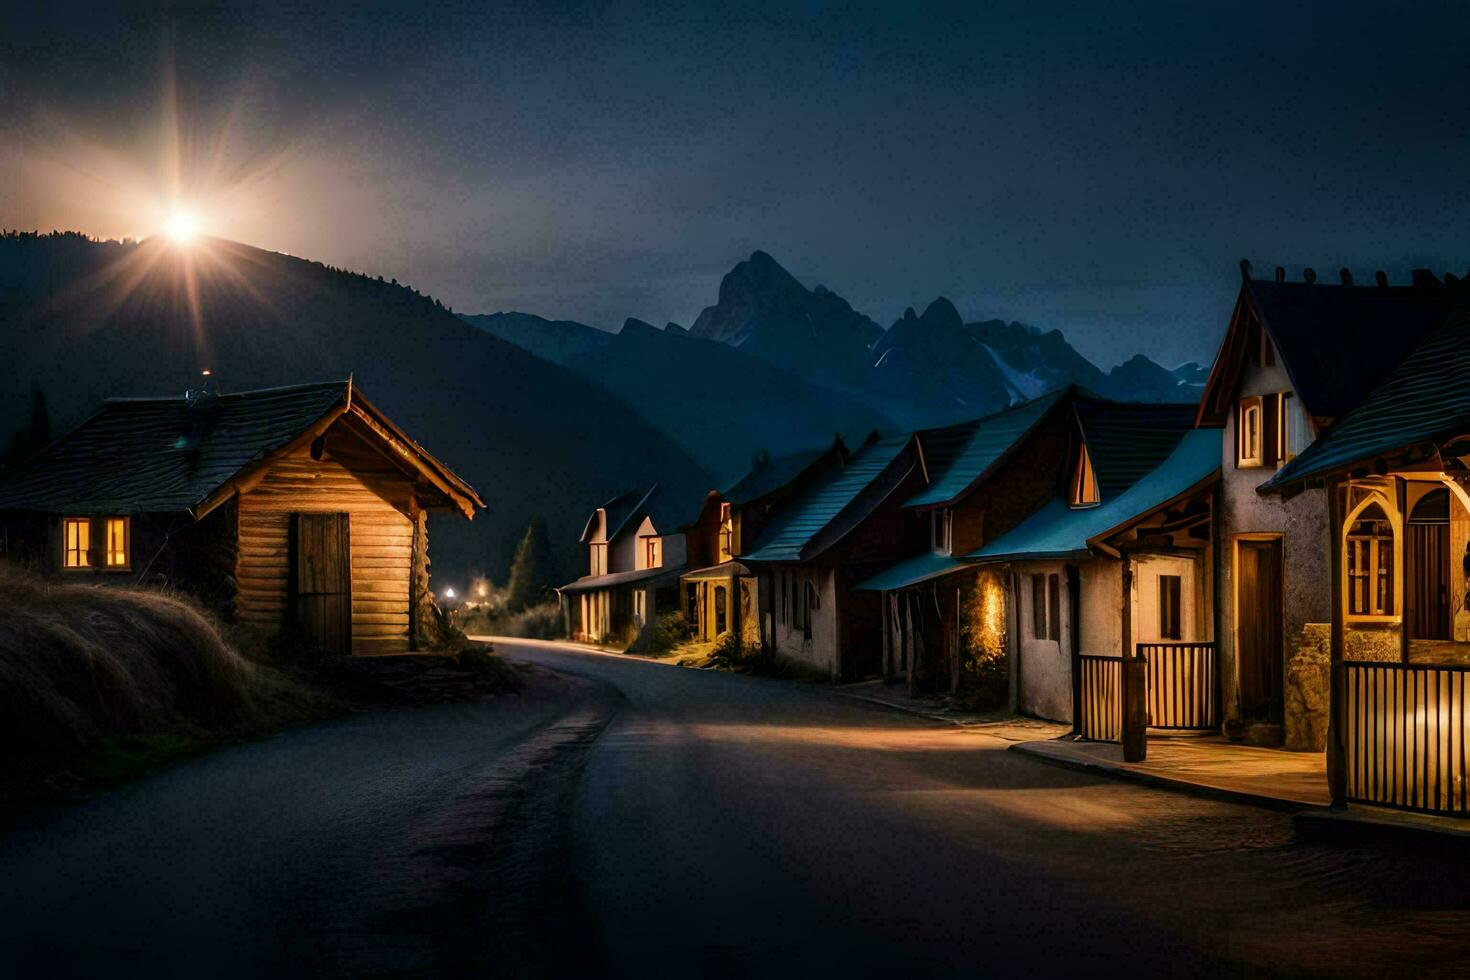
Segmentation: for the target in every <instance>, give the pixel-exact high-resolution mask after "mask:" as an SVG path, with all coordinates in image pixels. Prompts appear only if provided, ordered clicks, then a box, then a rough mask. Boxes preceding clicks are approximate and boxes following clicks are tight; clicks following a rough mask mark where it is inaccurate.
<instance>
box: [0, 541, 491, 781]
mask: <svg viewBox="0 0 1470 980" xmlns="http://www.w3.org/2000/svg"><path fill="white" fill-rule="evenodd" d="M242 651H243V652H242ZM374 660H377V658H374ZM395 660H396V661H411V666H410V667H409V669H408V670H407V671H405V670H404V669H403V666H402V664H400V665H398V666H396V667H394V666H392V665H390V664H388V663H387V661H395ZM382 661H383V664H382V666H383V668H386V669H374V668H375V667H376V664H359V663H350V664H349V663H345V662H343V661H342V659H341V658H338V659H337V660H336V661H335V662H334V661H331V660H327V659H324V658H320V657H312V656H309V655H307V654H305V653H303V652H302V650H301V649H300V648H295V649H293V648H291V646H290V645H289V644H282V643H276V644H272V645H269V646H268V645H266V644H263V643H261V642H259V641H257V640H255V639H253V638H252V637H251V636H250V635H249V634H246V633H244V632H243V631H238V630H232V629H231V628H229V627H227V626H225V625H223V624H220V623H218V622H216V621H215V620H214V619H213V617H211V616H209V615H207V614H206V613H204V612H203V611H202V610H201V609H200V608H199V607H198V606H197V605H195V604H194V603H192V602H191V601H189V600H188V599H187V598H184V597H182V596H178V595H174V594H170V593H168V592H165V591H160V590H157V589H147V588H117V587H107V586H99V585H94V584H89V583H81V582H68V581H65V580H62V579H45V578H37V577H33V576H30V575H25V574H22V573H19V572H17V571H15V570H13V569H6V568H4V567H3V566H0V739H4V742H5V745H6V746H7V748H6V751H5V752H4V753H0V806H6V805H9V806H15V805H18V804H24V803H26V802H33V801H35V800H38V799H46V798H54V797H57V796H64V795H67V794H71V793H76V792H81V791H86V790H92V789H98V788H105V787H107V786H112V785H116V784H118V783H121V782H124V781H126V780H128V779H132V778H135V777H137V776H139V775H142V774H144V773H146V772H149V771H151V770H154V769H157V768H160V767H162V766H164V765H167V764H170V763H172V762H176V761H179V760H181V759H184V758H187V757H189V756H192V755H196V754H198V753H200V752H203V751H205V750H207V749H210V748H213V747H216V746H220V745H224V744H227V743H230V742H234V741H239V740H241V739H246V738H251V737H255V736H259V735H262V734H266V733H269V732H272V731H277V730H279V729H281V728H284V727H287V726H290V725H294V724H298V723H301V722H305V721H311V720H314V719H318V718H322V717H326V716H328V715H331V714H334V713H336V712H339V711H342V710H346V709H348V708H351V707H357V706H364V705H369V706H378V705H392V704H412V703H426V702H435V701H443V700H452V699H458V698H461V697H463V696H465V695H469V696H481V695H486V694H495V693H499V692H501V691H504V690H507V689H513V688H514V687H516V686H517V683H518V681H517V677H515V676H512V675H515V673H516V672H515V670H514V669H513V668H510V667H508V666H507V665H505V664H504V663H503V662H501V661H500V658H499V657H496V656H493V655H491V654H489V653H488V651H487V650H485V649H483V648H477V649H467V650H463V649H462V650H452V651H448V652H447V655H446V656H443V657H438V658H382ZM436 667H437V668H438V670H437V671H434V670H433V669H434V668H436ZM358 668H367V669H358ZM426 673H428V674H430V676H432V677H434V678H435V680H436V684H434V685H433V686H432V689H430V685H427V684H425V683H423V682H420V681H419V680H418V678H419V677H421V676H423V675H425V674H426ZM456 673H458V674H460V675H462V677H463V678H465V679H464V680H463V681H461V682H460V683H459V684H458V685H449V686H448V687H446V685H445V683H444V681H443V680H442V678H443V677H444V676H445V675H446V674H448V675H450V676H451V678H452V677H453V675H454V674H456ZM405 676H406V677H407V679H406V680H404V678H405Z"/></svg>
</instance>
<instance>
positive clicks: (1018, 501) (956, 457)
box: [857, 389, 1074, 692]
mask: <svg viewBox="0 0 1470 980" xmlns="http://www.w3.org/2000/svg"><path fill="white" fill-rule="evenodd" d="M1073 396H1074V390H1072V389H1068V390H1066V391H1063V392H1056V393H1053V394H1050V395H1045V396H1042V397H1040V398H1037V399H1033V400H1031V401H1029V402H1026V403H1025V404H1023V405H1019V406H1016V407H1014V408H1010V409H1007V410H1005V411H1002V412H998V413H995V414H993V415H989V416H986V417H984V418H980V419H974V420H970V421H966V422H961V423H958V424H955V425H949V426H943V427H939V428H934V429H926V430H922V431H920V432H918V433H915V439H916V441H917V444H918V449H919V452H920V456H921V459H922V461H923V467H924V472H925V475H926V477H927V481H926V483H925V485H924V486H922V487H921V488H920V489H919V490H918V492H917V493H915V494H914V495H913V496H911V497H909V498H908V499H907V500H906V501H904V504H903V507H904V509H905V510H907V511H910V512H913V513H914V514H916V515H918V516H919V517H920V519H921V520H920V532H921V533H920V538H919V540H917V541H915V542H914V545H913V551H914V553H913V554H912V556H911V557H908V558H906V559H904V560H903V561H900V562H898V563H896V564H894V565H892V566H890V567H889V568H886V569H884V570H883V571H881V572H879V573H878V574H877V575H875V576H873V577H872V578H870V579H868V580H867V581H865V582H863V583H861V584H860V585H859V586H857V588H858V589H859V590H861V591H871V592H877V593H879V594H881V597H882V599H881V602H882V608H883V631H882V638H881V644H882V656H883V673H884V676H885V677H888V678H889V679H892V680H902V681H903V682H905V683H906V684H907V686H908V688H909V690H910V691H911V692H934V691H941V690H948V691H954V690H956V689H958V688H959V687H960V685H961V673H962V670H963V669H964V664H965V663H966V662H973V661H974V659H975V657H976V656H983V657H987V658H996V657H1003V656H1004V653H1005V650H1004V638H1005V635H1006V632H1005V631H1006V624H1005V619H1004V607H1003V605H1002V599H1001V592H1002V590H1003V587H1004V583H1003V579H1002V578H1001V577H1000V576H999V575H997V574H995V573H993V572H990V571H987V570H982V569H979V568H977V567H976V566H975V565H974V563H973V562H972V561H969V560H967V559H966V558H965V555H966V554H967V553H969V552H971V551H973V550H975V549H977V548H979V547H980V546H981V545H983V544H984V543H985V542H986V540H988V539H989V538H993V537H995V536H996V535H998V534H1001V533H1004V532H1005V531H1008V530H1009V529H1010V528H1012V527H1014V526H1015V524H1016V523H1018V522H1019V521H1020V520H1022V519H1023V518H1024V517H1026V516H1027V515H1028V514H1030V513H1031V511H1033V510H1034V509H1036V508H1037V507H1039V506H1041V504H1042V503H1044V502H1045V500H1046V499H1047V498H1049V497H1050V496H1051V495H1052V494H1053V493H1054V492H1055V490H1056V484H1057V482H1058V473H1059V471H1060V468H1061V465H1062V464H1061V462H1060V460H1061V459H1062V458H1063V456H1064V455H1065V452H1066V448H1067V445H1068V439H1069V435H1070V431H1071V406H1072V400H1073ZM1023 443H1024V444H1025V446H1026V450H1025V452H1023V453H1017V452H1015V450H1016V448H1017V447H1018V446H1019V445H1021V444H1023ZM982 488H983V492H982Z"/></svg>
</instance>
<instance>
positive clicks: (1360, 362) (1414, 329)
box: [1199, 277, 1464, 424]
mask: <svg viewBox="0 0 1470 980" xmlns="http://www.w3.org/2000/svg"><path fill="white" fill-rule="evenodd" d="M1424 278H1425V280H1426V282H1427V283H1428V284H1426V285H1418V286H1377V285H1374V286H1347V285H1328V284H1326V283H1316V282H1314V283H1306V282H1272V281H1267V280H1261V279H1247V280H1245V282H1244V283H1243V285H1242V287H1241V293H1240V298H1239V300H1238V301H1237V304H1236V312H1235V315H1234V317H1233V318H1232V320H1231V324H1230V329H1229V331H1227V333H1226V336H1225V340H1224V342H1223V343H1222V344H1221V347H1220V353H1219V355H1218V356H1217V357H1216V359H1215V365H1214V367H1213V369H1212V370H1211V371H1210V377H1209V380H1208V381H1207V382H1206V384H1205V391H1204V397H1203V398H1202V399H1201V402H1200V412H1199V417H1200V421H1201V422H1202V423H1205V424H1211V423H1214V424H1218V423H1219V422H1221V421H1223V418H1224V416H1223V414H1222V413H1223V412H1225V411H1226V410H1227V407H1228V399H1229V398H1230V397H1231V393H1232V392H1233V391H1234V390H1235V386H1236V383H1237V382H1238V380H1239V377H1240V371H1241V368H1242V364H1243V359H1244V356H1245V353H1246V350H1247V348H1248V346H1249V345H1248V344H1247V343H1245V338H1244V336H1243V334H1244V333H1245V332H1246V327H1247V325H1248V321H1249V319H1250V318H1252V317H1253V318H1255V319H1257V320H1259V321H1260V323H1261V324H1262V326H1263V327H1264V328H1265V331H1266V334H1267V335H1268V336H1269V337H1270V338H1271V341H1272V343H1273V344H1274V345H1275V347H1276V352H1277V354H1278V355H1279V357H1280V361H1281V364H1282V366H1283V367H1284V368H1285V370H1286V374H1287V377H1289V378H1290V379H1291V383H1292V387H1293V389H1294V390H1295V392H1296V394H1297V396H1298V397H1299V398H1301V400H1302V404H1303V405H1304V406H1305V407H1306V409H1307V410H1308V411H1309V412H1311V413H1312V414H1313V415H1316V416H1319V417H1325V418H1332V419H1336V418H1340V417H1342V416H1343V415H1346V414H1347V413H1348V412H1349V411H1351V410H1352V409H1353V408H1355V407H1356V406H1357V405H1358V403H1359V402H1361V401H1362V400H1363V399H1364V398H1365V397H1367V395H1368V393H1369V392H1370V391H1371V390H1373V388H1375V387H1376V386H1377V385H1379V384H1381V383H1382V382H1383V381H1384V380H1385V379H1386V378H1387V377H1388V373H1389V372H1390V371H1392V370H1393V368H1394V366H1395V365H1397V364H1398V363H1399V362H1400V361H1401V360H1403V359H1404V358H1405V357H1406V356H1407V355H1408V353H1409V351H1411V350H1413V348H1414V346H1415V345H1416V344H1418V343H1419V342H1420V341H1421V340H1423V339H1424V338H1425V337H1426V336H1427V335H1428V334H1429V333H1430V332H1431V331H1432V330H1434V329H1435V328H1436V327H1438V326H1439V325H1440V324H1441V323H1443V322H1444V321H1445V319H1446V318H1447V317H1448V316H1449V314H1450V313H1451V312H1452V311H1453V310H1454V308H1455V306H1456V305H1457V304H1458V302H1459V301H1460V299H1462V298H1463V296H1464V293H1463V291H1462V290H1460V289H1456V288H1450V287H1446V286H1440V285H1434V284H1432V282H1429V281H1428V277H1424Z"/></svg>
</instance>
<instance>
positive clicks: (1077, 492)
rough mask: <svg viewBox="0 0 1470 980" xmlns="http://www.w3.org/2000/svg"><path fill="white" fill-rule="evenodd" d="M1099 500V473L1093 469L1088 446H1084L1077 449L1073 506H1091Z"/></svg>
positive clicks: (1073, 481) (1073, 477) (1073, 482)
mask: <svg viewBox="0 0 1470 980" xmlns="http://www.w3.org/2000/svg"><path fill="white" fill-rule="evenodd" d="M1097 502H1098V496H1097V473H1095V472H1094V471H1093V469H1092V457H1091V456H1090V455H1088V452H1087V447H1086V446H1082V447H1080V448H1079V449H1078V450H1077V468H1076V470H1075V471H1074V472H1073V474H1072V506H1073V507H1091V506H1092V505H1094V504H1096V503H1097Z"/></svg>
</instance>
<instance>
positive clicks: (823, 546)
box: [741, 433, 926, 680]
mask: <svg viewBox="0 0 1470 980" xmlns="http://www.w3.org/2000/svg"><path fill="white" fill-rule="evenodd" d="M923 484H924V475H923V466H922V464H921V462H920V459H919V451H918V447H917V443H916V441H915V440H914V438H913V437H912V436H909V435H903V436H895V437H888V438H880V437H879V436H878V435H877V434H876V433H875V434H874V435H873V436H871V437H869V439H868V440H867V441H866V442H865V443H864V444H863V445H862V446H861V447H860V448H858V449H857V450H856V451H855V452H854V453H853V454H852V456H851V458H849V459H847V460H846V461H845V462H844V463H843V465H841V466H840V467H836V468H834V469H833V470H831V471H830V472H826V473H824V474H823V475H822V476H821V478H819V479H816V480H813V481H811V483H810V484H809V485H808V486H807V487H806V488H805V489H803V490H802V491H801V492H800V493H799V494H797V495H796V496H795V497H794V498H793V499H792V500H790V501H789V502H788V503H787V504H785V505H784V506H783V507H782V508H781V510H780V512H779V513H777V514H776V516H775V517H774V518H773V519H772V520H771V521H770V523H769V525H768V526H767V527H766V528H765V530H764V531H762V532H761V534H760V535H759V537H758V538H757V539H756V540H755V542H754V543H753V545H752V546H751V547H750V548H749V550H748V551H745V552H744V553H743V554H742V555H741V563H742V564H744V565H745V566H747V567H748V568H750V569H752V570H753V571H754V572H755V573H756V574H757V576H758V577H759V579H760V585H759V590H758V592H759V602H760V605H759V607H758V608H759V614H760V617H761V642H762V647H763V649H764V650H765V651H767V652H768V653H769V654H771V655H772V656H774V657H775V658H777V659H779V660H784V661H787V662H791V663H795V664H799V665H801V666H803V667H806V668H808V669H810V670H812V671H814V672H817V673H820V674H822V675H825V676H828V677H831V678H834V679H839V678H840V679H844V680H854V679H859V678H862V677H868V676H876V675H878V674H879V673H880V672H881V671H882V657H881V647H882V644H881V637H882V606H881V604H880V602H879V599H878V595H877V594H876V593H874V592H871V591H858V590H855V589H854V586H855V585H857V584H858V583H860V582H862V581H864V580H866V579H868V578H870V577H872V575H873V574H874V573H875V572H877V571H879V570H880V569H882V568H884V567H885V566H887V565H889V564H892V563H893V562H894V561H896V560H897V559H900V558H903V557H907V556H908V555H909V554H910V553H911V551H912V548H913V542H914V541H916V540H919V539H920V536H921V534H922V533H924V531H925V530H926V529H925V527H924V525H925V523H926V522H924V521H923V520H922V519H921V517H920V516H919V515H918V514H916V513H914V512H913V511H907V510H904V509H903V506H902V504H903V501H905V500H906V499H908V498H909V497H910V496H912V495H913V494H914V492H915V491H916V490H918V489H919V488H920V487H921V486H923Z"/></svg>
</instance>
